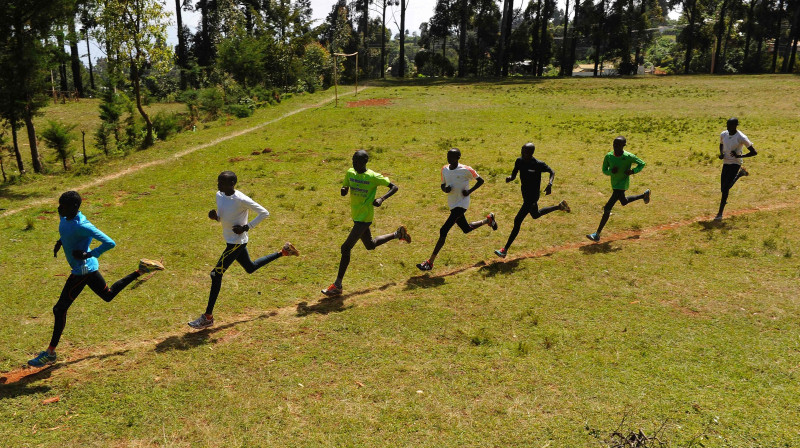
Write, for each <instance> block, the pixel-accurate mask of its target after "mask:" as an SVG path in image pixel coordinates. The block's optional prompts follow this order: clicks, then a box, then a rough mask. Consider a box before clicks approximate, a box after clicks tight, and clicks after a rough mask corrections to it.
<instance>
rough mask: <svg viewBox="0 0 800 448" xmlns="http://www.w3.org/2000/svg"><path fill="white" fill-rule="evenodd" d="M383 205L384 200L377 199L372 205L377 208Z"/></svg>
mask: <svg viewBox="0 0 800 448" xmlns="http://www.w3.org/2000/svg"><path fill="white" fill-rule="evenodd" d="M381 204H383V198H375V200H374V201H372V205H374V206H375V207H380V206H381Z"/></svg>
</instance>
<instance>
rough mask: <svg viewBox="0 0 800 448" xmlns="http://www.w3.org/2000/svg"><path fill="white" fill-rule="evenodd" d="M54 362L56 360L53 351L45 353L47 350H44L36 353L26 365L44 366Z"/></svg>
mask: <svg viewBox="0 0 800 448" xmlns="http://www.w3.org/2000/svg"><path fill="white" fill-rule="evenodd" d="M54 362H56V354H55V353H53V354H52V355H51V354H50V353H47V350H45V351H43V352H40V353H39V354H38V355H36V357H35V358H33V359H31V360H30V361H28V365H29V366H31V367H44V366H46V365H48V364H52V363H54Z"/></svg>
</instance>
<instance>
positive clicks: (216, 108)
mask: <svg viewBox="0 0 800 448" xmlns="http://www.w3.org/2000/svg"><path fill="white" fill-rule="evenodd" d="M224 93H225V92H224V91H223V90H222V88H220V87H209V88H207V89H202V90H200V91H199V92H198V95H199V96H198V102H199V107H200V110H202V111H203V112H205V113H207V114H208V116H209V117H210V118H212V119H213V118H217V116H219V113H220V112H221V111H222V108H223V107H225V95H224Z"/></svg>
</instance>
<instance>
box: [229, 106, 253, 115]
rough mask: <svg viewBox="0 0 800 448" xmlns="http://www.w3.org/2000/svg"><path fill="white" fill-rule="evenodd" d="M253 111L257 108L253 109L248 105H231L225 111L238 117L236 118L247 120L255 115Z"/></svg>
mask: <svg viewBox="0 0 800 448" xmlns="http://www.w3.org/2000/svg"><path fill="white" fill-rule="evenodd" d="M253 109H255V106H252V108H251V106H249V105H247V104H229V105H228V106H227V107H225V111H226V112H227V113H229V114H231V115H234V116H236V118H247V117H249V116H250V115H253Z"/></svg>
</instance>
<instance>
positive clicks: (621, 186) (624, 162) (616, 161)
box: [586, 136, 650, 242]
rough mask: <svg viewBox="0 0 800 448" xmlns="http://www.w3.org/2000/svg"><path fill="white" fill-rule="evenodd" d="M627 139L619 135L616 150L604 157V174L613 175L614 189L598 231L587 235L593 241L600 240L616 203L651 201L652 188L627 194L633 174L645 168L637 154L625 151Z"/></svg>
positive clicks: (616, 140)
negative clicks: (639, 192) (634, 165)
mask: <svg viewBox="0 0 800 448" xmlns="http://www.w3.org/2000/svg"><path fill="white" fill-rule="evenodd" d="M626 144H627V140H625V137H622V136H620V137H617V138H615V139H614V151H613V152H609V153H608V154H606V157H605V158H604V159H603V174H605V175H606V176H611V188H612V189H613V190H614V191H613V192H612V193H611V198H609V200H608V202H607V203H606V205H605V207H603V218H602V219H601V220H600V225H599V226H598V227H597V232H595V233H590V234H588V235H586V238H589V239H590V240H592V241H595V242H597V241H600V232H602V231H603V227H605V225H606V222H608V217H609V216H611V209H612V208H614V204H616V202H617V201H619V203H620V204H622V205H623V206H625V205H628V203H629V202H633V201H638V200H639V199H644V203H645V204H649V203H650V190H645V191H644V193H642V194H640V195H636V196H627V197H626V196H625V190H627V189H628V187H630V185H631V177H630V176H631V174H636V173H638V172H639V171H642V169H644V166H645V163H644V161H643V160H642V159H640V158H638V157H636V155H634V154H631V153H629V152H628V151H625V150H624V149H623V148H625V145H626ZM634 163H635V164H636V167H635V168H633V169H631V165H633V164H634Z"/></svg>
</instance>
